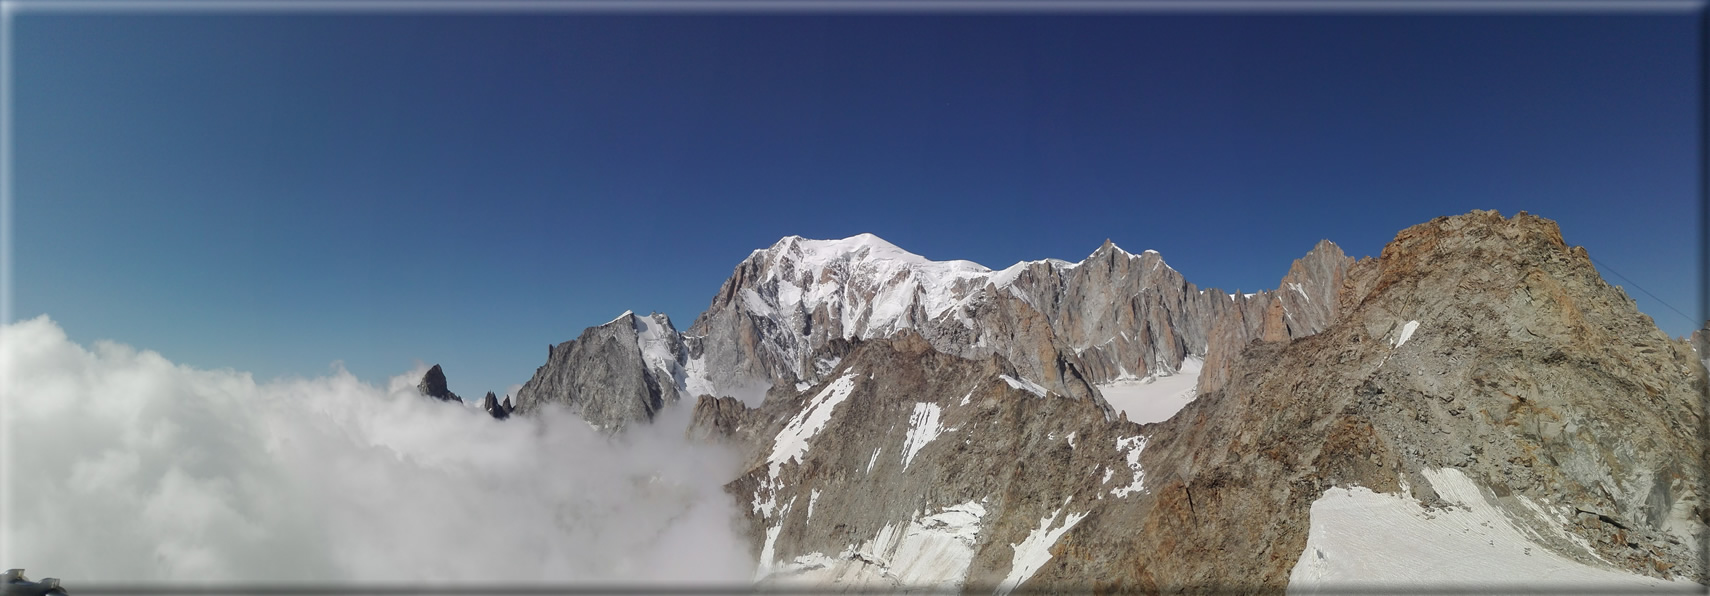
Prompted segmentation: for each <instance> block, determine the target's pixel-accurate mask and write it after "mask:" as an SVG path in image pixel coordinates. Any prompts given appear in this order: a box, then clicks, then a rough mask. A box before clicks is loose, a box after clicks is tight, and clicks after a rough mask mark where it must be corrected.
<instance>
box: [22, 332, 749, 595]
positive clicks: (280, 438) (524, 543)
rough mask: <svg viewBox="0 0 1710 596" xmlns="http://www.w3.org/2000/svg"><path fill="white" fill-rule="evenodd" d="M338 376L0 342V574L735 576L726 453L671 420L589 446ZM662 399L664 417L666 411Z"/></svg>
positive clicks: (737, 552)
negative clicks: (262, 373) (255, 374)
mask: <svg viewBox="0 0 1710 596" xmlns="http://www.w3.org/2000/svg"><path fill="white" fill-rule="evenodd" d="M423 372H425V367H423V369H422V370H415V371H411V372H409V373H406V374H404V375H400V376H398V377H394V378H392V379H391V380H390V382H389V383H388V385H387V386H386V387H384V388H382V387H376V386H374V385H371V384H367V383H363V382H362V381H360V380H358V379H356V378H355V377H354V376H352V375H350V374H349V373H348V372H345V371H343V370H342V369H339V370H336V371H335V372H334V373H333V374H331V375H330V376H324V377H319V378H310V379H284V380H279V381H273V382H266V383H257V382H255V381H254V379H252V378H251V376H250V375H249V374H248V373H240V372H234V371H230V370H217V371H206V370H196V369H192V368H189V367H185V366H179V365H175V364H173V363H171V362H169V361H167V360H166V359H165V358H162V357H161V356H160V355H159V354H157V353H154V352H149V351H138V350H135V349H133V348H130V347H128V346H124V345H120V344H116V343H111V342H96V343H95V344H94V346H93V348H92V349H85V348H84V347H82V346H80V345H77V344H75V343H72V342H71V341H69V340H68V339H67V337H66V335H65V333H64V331H62V330H61V329H60V328H59V326H58V325H56V324H55V323H53V322H52V321H51V320H49V319H48V318H47V317H46V316H41V317H37V318H35V319H32V320H28V321H23V322H19V323H15V324H12V325H8V326H5V327H4V328H3V330H0V401H3V404H0V407H3V408H4V409H3V410H0V413H3V414H4V418H3V421H0V424H3V430H4V433H5V434H4V437H5V444H4V445H3V448H4V464H5V468H4V477H3V478H0V480H3V481H4V487H3V490H4V501H3V502H0V503H3V510H0V519H3V522H0V523H3V526H0V531H3V535H0V565H3V566H4V567H7V568H13V567H21V568H25V569H28V570H29V572H30V573H32V574H33V575H36V576H55V577H59V578H62V579H64V580H65V581H66V585H67V587H68V588H71V589H72V590H73V591H75V583H76V582H80V581H89V582H127V583H128V582H154V581H160V582H175V583H177V582H204V581H209V582H214V581H218V582H267V583H275V582H284V583H294V582H315V583H325V582H339V583H344V582H368V581H381V582H501V583H505V584H511V583H516V584H541V583H581V582H602V583H603V582H639V581H650V582H679V583H693V584H709V583H719V584H727V583H735V582H741V581H745V580H746V579H747V578H748V576H749V574H750V573H752V570H753V560H752V558H751V556H750V555H749V554H748V547H747V545H746V542H745V541H744V540H742V539H741V538H740V537H739V535H738V534H737V532H736V531H735V526H734V525H733V524H734V523H735V520H736V519H737V516H738V513H737V510H736V507H735V504H734V503H733V502H732V500H731V499H730V498H728V496H726V495H725V494H724V493H723V492H722V489H721V485H722V484H723V483H724V482H725V481H727V480H729V479H730V478H734V477H735V476H736V474H737V471H738V470H737V468H738V466H739V462H738V461H737V459H736V457H735V456H734V454H732V453H730V452H728V451H725V450H722V449H718V448H715V447H711V446H707V445H699V444H694V443H689V442H687V441H685V440H684V439H683V438H682V429H683V428H684V426H683V425H684V423H685V422H686V418H687V415H688V414H687V411H686V410H687V408H686V407H679V408H675V409H674V410H672V411H670V412H669V413H668V415H667V418H666V419H664V420H661V423H660V424H655V425H651V426H649V427H645V428H638V429H632V432H630V433H628V434H627V435H625V436H623V437H618V438H615V439H614V438H608V437H605V436H602V435H600V434H599V433H596V432H594V431H593V430H591V429H590V428H589V427H588V426H587V425H586V424H584V423H583V422H582V421H581V420H580V419H579V418H576V417H574V416H572V415H570V414H568V413H566V412H564V411H562V410H556V411H546V412H543V413H542V414H541V415H539V416H535V417H529V418H512V419H510V420H506V421H496V420H493V419H491V417H489V416H487V415H486V414H485V413H484V412H482V411H481V410H479V409H478V408H476V407H475V406H474V405H460V404H452V403H444V402H439V401H437V400H431V399H427V398H424V397H422V396H420V395H418V394H417V393H416V391H415V388H414V386H415V382H416V380H417V379H419V378H420V376H421V374H422V373H423ZM680 405H681V404H680Z"/></svg>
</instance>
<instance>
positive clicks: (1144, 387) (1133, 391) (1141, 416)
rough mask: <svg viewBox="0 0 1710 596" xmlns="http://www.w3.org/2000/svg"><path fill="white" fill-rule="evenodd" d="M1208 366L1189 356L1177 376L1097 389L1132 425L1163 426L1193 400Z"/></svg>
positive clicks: (1105, 384)
mask: <svg viewBox="0 0 1710 596" xmlns="http://www.w3.org/2000/svg"><path fill="white" fill-rule="evenodd" d="M1204 365H1205V362H1204V361H1202V360H1200V359H1199V358H1198V357H1195V356H1189V357H1187V358H1186V359H1184V360H1182V367H1181V370H1180V371H1177V372H1176V374H1173V375H1170V376H1167V377H1150V378H1147V379H1142V380H1127V381H1116V382H1112V383H1102V384H1100V385H1099V386H1098V390H1099V392H1100V393H1103V394H1104V399H1105V401H1108V402H1110V405H1111V407H1113V408H1116V409H1117V410H1118V411H1121V412H1124V413H1126V414H1128V421H1129V422H1136V423H1140V424H1145V423H1148V422H1163V421H1165V420H1169V419H1170V417H1171V416H1174V415H1176V412H1178V411H1180V410H1181V409H1182V408H1183V407H1185V406H1187V405H1188V402H1192V401H1193V398H1194V395H1195V393H1194V385H1196V384H1198V383H1199V371H1200V369H1201V368H1203V367H1204Z"/></svg>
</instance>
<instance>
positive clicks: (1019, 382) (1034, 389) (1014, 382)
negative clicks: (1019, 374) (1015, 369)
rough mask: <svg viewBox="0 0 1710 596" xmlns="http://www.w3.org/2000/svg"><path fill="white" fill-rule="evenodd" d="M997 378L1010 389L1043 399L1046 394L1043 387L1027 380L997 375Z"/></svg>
mask: <svg viewBox="0 0 1710 596" xmlns="http://www.w3.org/2000/svg"><path fill="white" fill-rule="evenodd" d="M998 378H999V379H1003V382H1005V383H1009V386H1010V387H1014V388H1016V389H1020V390H1022V391H1026V392H1028V393H1032V394H1034V395H1037V396H1039V397H1045V394H1046V393H1047V391H1046V390H1045V387H1044V386H1042V385H1040V384H1038V383H1035V382H1033V381H1029V380H1027V379H1017V378H1015V377H1012V376H1009V375H998Z"/></svg>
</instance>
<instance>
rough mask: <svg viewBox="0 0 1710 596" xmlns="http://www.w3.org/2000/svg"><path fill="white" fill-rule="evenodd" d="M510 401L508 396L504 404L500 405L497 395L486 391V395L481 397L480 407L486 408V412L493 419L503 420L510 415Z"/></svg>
mask: <svg viewBox="0 0 1710 596" xmlns="http://www.w3.org/2000/svg"><path fill="white" fill-rule="evenodd" d="M510 403H511V400H510V398H506V399H505V403H504V405H500V404H499V396H497V395H493V392H491V391H488V392H487V397H484V398H482V399H481V409H483V410H486V411H487V414H488V415H490V416H492V417H493V418H495V419H498V420H504V419H506V418H510V417H511V410H510V407H509V406H510Z"/></svg>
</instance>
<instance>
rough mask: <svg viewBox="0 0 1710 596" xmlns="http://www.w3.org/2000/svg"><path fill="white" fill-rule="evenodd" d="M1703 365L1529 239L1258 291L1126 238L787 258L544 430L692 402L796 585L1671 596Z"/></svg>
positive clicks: (563, 370)
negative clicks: (1567, 589)
mask: <svg viewBox="0 0 1710 596" xmlns="http://www.w3.org/2000/svg"><path fill="white" fill-rule="evenodd" d="M1694 339H1695V341H1697V342H1698V344H1699V345H1702V344H1703V343H1704V342H1703V340H1702V338H1701V337H1695V338H1694ZM1699 349H1701V348H1698V347H1695V346H1694V345H1693V344H1692V343H1691V342H1689V341H1686V340H1673V339H1670V338H1668V337H1667V336H1666V335H1664V334H1663V333H1662V332H1661V331H1659V330H1658V329H1657V328H1656V325H1655V324H1654V323H1653V322H1652V321H1651V320H1650V319H1649V318H1648V317H1646V316H1645V315H1643V314H1640V313H1639V312H1638V311H1637V309H1636V308H1635V307H1634V304H1633V302H1632V300H1631V299H1630V298H1628V297H1627V296H1626V294H1625V293H1624V292H1623V291H1622V290H1621V289H1620V288H1618V287H1614V286H1610V285H1608V284H1606V283H1605V282H1604V281H1603V280H1602V279H1601V278H1600V277H1599V276H1598V275H1597V272H1596V270H1595V269H1594V268H1593V267H1592V266H1591V264H1590V261H1589V259H1588V257H1587V255H1586V253H1585V250H1584V249H1583V248H1579V247H1573V246H1570V245H1568V244H1566V243H1565V241H1564V240H1563V238H1562V237H1561V233H1560V231H1559V230H1558V229H1557V227H1556V225H1555V224H1554V223H1553V222H1551V221H1549V220H1545V219H1542V218H1538V217H1536V216H1532V215H1528V214H1525V213H1521V214H1519V215H1516V216H1513V217H1509V218H1504V217H1502V216H1501V215H1499V214H1497V213H1495V212H1488V211H1481V212H1473V213H1469V214H1466V215H1459V216H1454V217H1442V218H1437V219H1435V220H1432V221H1430V222H1427V223H1424V224H1420V225H1417V226H1414V227H1411V228H1408V229H1406V230H1403V231H1402V232H1401V233H1399V234H1398V235H1397V236H1396V237H1395V240H1394V241H1392V242H1390V243H1389V245H1388V246H1386V247H1385V248H1384V250H1383V253H1382V254H1381V255H1380V256H1379V257H1377V258H1370V257H1367V258H1364V259H1360V260H1355V259H1353V258H1351V257H1348V256H1346V255H1344V254H1343V252H1342V250H1341V248H1340V247H1338V246H1337V245H1336V244H1334V243H1332V242H1330V241H1328V240H1325V241H1322V242H1319V243H1318V244H1317V245H1316V246H1313V247H1311V248H1310V250H1308V251H1307V252H1306V253H1305V254H1304V255H1303V256H1301V258H1299V259H1298V260H1296V261H1295V262H1294V264H1293V265H1292V266H1291V267H1290V268H1289V270H1288V271H1287V272H1285V273H1284V274H1283V275H1282V276H1281V278H1280V283H1279V284H1278V286H1277V287H1276V288H1275V289H1273V290H1266V291H1261V292H1255V293H1249V294H1231V293H1225V292H1223V291H1221V290H1217V289H1213V288H1206V289H1202V288H1200V287H1198V286H1196V285H1194V284H1192V283H1190V282H1188V281H1187V280H1186V279H1185V278H1184V277H1183V276H1182V274H1181V273H1180V272H1178V271H1176V270H1175V269H1174V268H1172V267H1170V266H1169V265H1168V264H1167V263H1165V261H1164V258H1163V256H1162V254H1160V253H1158V252H1155V251H1150V250H1148V251H1143V252H1141V253H1139V254H1135V253H1131V252H1128V251H1126V250H1124V249H1122V248H1121V247H1118V246H1116V245H1115V244H1113V243H1110V242H1109V241H1106V242H1105V243H1104V244H1103V245H1102V246H1099V247H1098V248H1096V249H1095V250H1094V251H1093V252H1092V253H1091V254H1090V255H1088V256H1087V257H1086V258H1085V259H1082V260H1081V261H1080V262H1075V263H1071V262H1067V261H1061V260H1053V259H1044V260H1037V261H1027V262H1021V263H1016V264H1014V265H1011V266H1009V267H1006V268H1004V269H998V270H993V269H990V268H988V267H985V266H982V265H979V264H976V263H972V262H969V261H934V260H931V259H927V258H925V257H922V256H920V255H916V254H914V253H910V252H908V251H906V250H904V249H902V248H899V247H897V246H895V245H893V244H891V243H889V242H886V241H884V240H882V239H880V238H878V237H877V236H873V235H871V234H862V235H858V236H853V237H850V238H844V239H841V240H810V239H805V238H801V237H796V236H790V237H786V238H784V239H782V240H779V241H778V242H777V243H776V244H773V245H772V246H770V247H767V248H765V249H761V250H756V251H754V252H753V253H751V254H750V255H749V256H748V257H747V258H746V259H743V260H742V262H741V263H738V264H737V266H736V268H735V270H734V271H733V272H732V274H731V276H730V277H729V279H727V280H726V281H725V282H724V284H723V286H722V287H721V288H719V290H718V292H717V293H716V294H715V295H714V297H713V299H712V303H711V304H710V305H709V307H708V308H707V310H706V311H705V312H703V313H702V314H701V315H700V317H699V318H697V319H696V320H695V322H694V324H693V325H691V326H690V327H689V328H688V329H687V330H686V331H682V332H678V331H677V330H676V329H675V328H674V327H673V326H672V324H671V322H670V320H669V319H668V318H666V317H665V316H664V315H660V314H655V315H652V316H648V317H642V316H639V315H635V314H633V313H624V315H622V316H620V317H618V318H617V319H615V320H613V321H611V322H609V323H606V324H605V325H601V326H598V327H593V328H590V329H588V330H587V331H585V332H584V333H583V334H582V335H581V337H579V338H577V339H575V340H573V341H569V342H565V343H563V344H559V345H556V346H553V347H552V348H551V349H550V350H549V359H548V361H547V363H546V365H544V366H542V367H541V368H540V370H539V371H538V372H537V373H536V374H535V376H534V378H533V379H532V380H530V381H529V383H528V384H527V385H525V386H524V387H523V389H522V391H521V392H520V393H519V394H518V407H517V410H516V411H517V412H518V413H520V414H524V415H527V414H528V413H529V412H531V411H534V410H536V409H538V408H539V407H541V406H542V405H543V404H547V403H560V404H563V405H567V406H569V407H570V408H571V409H572V411H575V412H578V413H580V414H581V415H582V416H583V417H584V418H585V419H586V420H588V422H589V423H591V424H593V425H595V426H596V427H599V428H603V429H607V430H608V431H610V432H620V429H623V428H625V427H626V426H628V425H635V424H646V423H648V421H650V420H653V419H655V417H656V416H657V415H658V413H659V412H660V411H661V410H663V409H665V408H669V407H685V408H688V407H692V410H693V416H692V420H691V422H690V425H689V428H688V431H687V432H688V435H689V436H690V437H691V438H693V439H694V440H698V441H710V442H716V443H719V444H723V445H728V446H732V447H734V448H736V449H738V450H739V451H740V452H741V453H742V454H743V456H744V457H745V458H746V461H747V462H748V463H747V465H746V467H745V468H744V469H745V471H744V472H743V473H741V474H740V475H738V476H737V477H735V478H732V479H730V482H729V483H728V484H727V485H726V486H725V489H726V492H727V493H728V495H729V496H730V498H731V499H733V500H734V501H735V502H736V504H737V506H738V508H739V509H740V510H741V511H742V512H743V516H744V519H743V521H741V522H739V527H740V528H743V532H744V534H745V535H746V537H747V540H748V541H749V544H750V546H751V548H752V549H753V551H752V552H753V554H754V556H755V557H756V561H757V566H756V569H755V570H754V579H755V580H756V581H758V582H760V583H763V584H768V585H803V584H810V585H815V586H822V587H823V586H829V587H833V588H837V587H846V588H850V589H884V590H891V589H905V588H913V587H936V588H954V589H962V590H965V591H968V592H985V591H995V592H996V593H1000V594H1002V593H1007V592H1009V591H1011V590H1014V589H1017V588H1022V587H1031V588H1048V589H1063V590H1083V589H1085V590H1138V591H1142V592H1171V591H1176V590H1184V589H1185V590H1193V589H1212V588H1219V589H1235V590H1237V591H1249V590H1250V591H1266V590H1274V589H1279V588H1285V587H1286V588H1288V589H1291V590H1300V591H1311V590H1313V589H1316V588H1318V587H1323V586H1331V587H1334V586H1336V585H1338V584H1339V583H1346V582H1350V581H1377V582H1396V583H1397V585H1418V586H1423V585H1432V586H1441V585H1445V584H1455V585H1462V587H1470V588H1475V589H1477V588H1500V587H1502V586H1504V585H1509V586H1512V585H1513V584H1514V582H1520V583H1539V582H1544V583H1549V582H1555V583H1553V584H1549V585H1553V586H1557V587H1561V586H1582V585H1586V582H1590V583H1591V584H1595V585H1600V586H1602V585H1607V586H1612V587H1617V588H1619V587H1641V588H1642V587H1645V586H1653V587H1666V586H1678V585H1691V582H1693V581H1697V580H1699V579H1700V578H1701V576H1702V574H1703V573H1704V569H1703V568H1702V566H1701V564H1700V560H1701V558H1700V557H1701V554H1702V553H1701V551H1700V546H1699V545H1700V544H1702V540H1703V539H1704V537H1705V530H1706V521H1707V515H1710V513H1707V512H1710V508H1706V507H1704V506H1703V505H1702V504H1701V503H1702V500H1701V499H1702V498H1703V497H1702V490H1703V489H1702V480H1703V478H1702V471H1701V470H1699V469H1698V468H1697V467H1696V465H1695V464H1696V463H1697V459H1696V457H1697V455H1696V454H1697V453H1698V452H1697V451H1696V449H1697V446H1698V445H1700V444H1701V443H1700V441H1701V440H1702V437H1701V436H1699V430H1698V429H1699V425H1700V422H1699V421H1700V420H1701V419H1702V416H1703V405H1702V401H1701V400H1700V399H1699V398H1700V397H1701V396H1702V395H1703V394H1704V390H1705V387H1706V380H1705V379H1706V372H1705V361H1706V359H1705V358H1704V357H1703V356H1701V355H1700V352H1699V351H1698V350H1699ZM681 401H691V402H692V406H691V405H690V404H683V405H681V406H674V405H673V404H676V403H678V402H681ZM1469 554H1472V555H1476V557H1475V558H1476V559H1477V561H1478V562H1468V561H1467V559H1466V557H1467V556H1469ZM1456 582H1461V583H1460V584H1456ZM1683 582H1684V583H1683Z"/></svg>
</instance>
